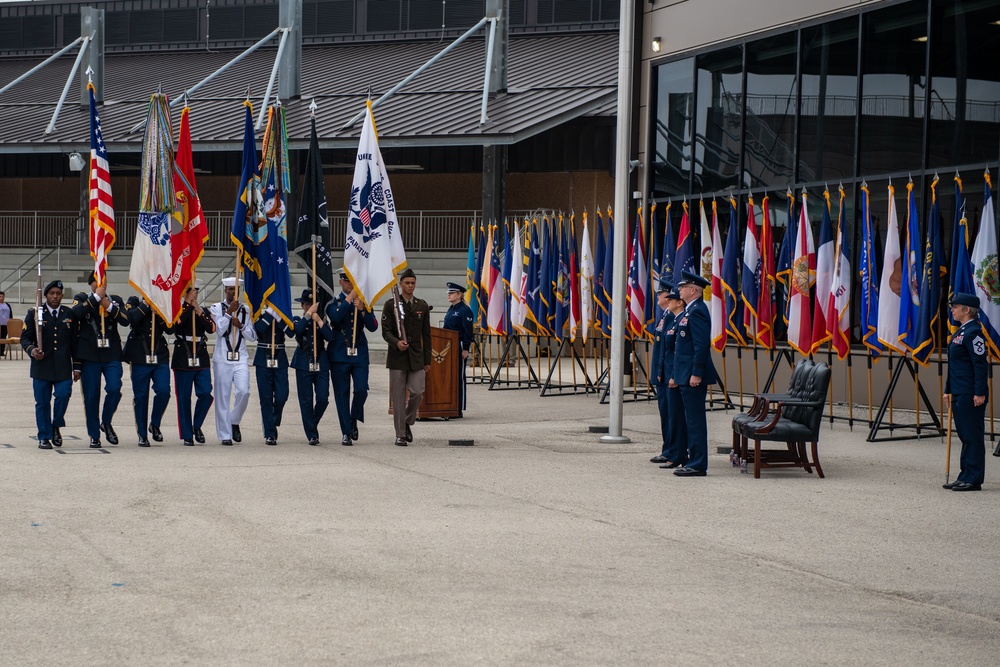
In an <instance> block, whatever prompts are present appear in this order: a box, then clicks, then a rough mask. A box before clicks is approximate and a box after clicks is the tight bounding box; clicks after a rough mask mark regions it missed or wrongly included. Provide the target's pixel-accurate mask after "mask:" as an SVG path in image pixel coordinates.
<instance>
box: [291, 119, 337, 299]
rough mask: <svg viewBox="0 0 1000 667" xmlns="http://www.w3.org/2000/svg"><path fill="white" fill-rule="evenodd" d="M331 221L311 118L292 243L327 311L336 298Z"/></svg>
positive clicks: (296, 257) (314, 122)
mask: <svg viewBox="0 0 1000 667" xmlns="http://www.w3.org/2000/svg"><path fill="white" fill-rule="evenodd" d="M330 241H331V238H330V220H329V217H328V215H327V210H326V188H325V187H324V185H323V164H322V160H321V159H320V152H319V138H318V137H317V135H316V119H315V118H312V119H311V120H310V131H309V153H308V155H307V156H306V173H305V178H304V179H303V186H302V203H301V205H300V206H299V219H298V220H297V221H296V225H295V239H294V241H293V242H292V247H293V251H294V253H295V254H294V255H293V257H295V259H296V260H297V261H298V263H299V264H300V265H301V266H302V267H304V268H305V269H306V271H308V272H309V274H310V275H311V276H312V278H313V280H312V281H310V283H311V284H310V286H311V287H312V290H313V299H314V300H315V301H316V303H318V304H320V308H319V312H321V313H322V312H324V305H325V304H326V302H327V301H328V300H330V299H332V298H333V297H334V295H335V294H336V292H335V291H334V285H335V284H336V283H335V282H334V278H333V255H332V254H331V253H330Z"/></svg>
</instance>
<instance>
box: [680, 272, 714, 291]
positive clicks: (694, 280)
mask: <svg viewBox="0 0 1000 667" xmlns="http://www.w3.org/2000/svg"><path fill="white" fill-rule="evenodd" d="M681 275H682V276H684V279H683V280H681V282H680V285H678V287H683V286H684V285H697V286H698V287H701V288H702V289H704V288H705V287H708V286H709V285H710V284H711V283H709V282H708V281H707V280H705V279H704V278H702V277H701V276H699V275H697V274H695V273H691V272H690V271H682V272H681Z"/></svg>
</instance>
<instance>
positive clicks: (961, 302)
mask: <svg viewBox="0 0 1000 667" xmlns="http://www.w3.org/2000/svg"><path fill="white" fill-rule="evenodd" d="M951 305H953V306H968V307H969V308H979V297H978V296H976V295H975V294H969V293H967V292H959V293H958V294H956V295H955V296H953V297H952V299H951Z"/></svg>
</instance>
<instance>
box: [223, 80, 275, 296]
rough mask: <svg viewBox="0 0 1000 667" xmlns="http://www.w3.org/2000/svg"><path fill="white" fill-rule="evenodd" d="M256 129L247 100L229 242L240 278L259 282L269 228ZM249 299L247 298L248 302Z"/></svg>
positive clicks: (251, 107) (251, 106)
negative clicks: (262, 249)
mask: <svg viewBox="0 0 1000 667" xmlns="http://www.w3.org/2000/svg"><path fill="white" fill-rule="evenodd" d="M253 127H254V126H253V105H252V104H250V100H247V101H245V102H244V103H243V166H242V169H241V171H240V189H239V191H237V193H236V207H235V210H234V211H233V226H232V229H231V230H230V232H229V238H230V239H231V240H232V242H233V244H235V245H236V254H237V260H238V261H237V264H236V273H237V275H239V274H240V273H243V274H244V275H247V276H249V275H250V274H253V276H254V278H255V282H256V281H259V279H260V278H261V277H262V276H263V272H262V269H261V266H260V257H259V256H258V252H257V250H258V249H259V245H260V243H261V241H263V240H264V238H265V237H266V235H267V230H268V226H267V218H266V217H265V216H264V200H263V197H262V195H261V190H260V163H259V162H258V161H257V139H256V137H255V136H254V129H253ZM244 284H246V281H244ZM258 297H259V295H258ZM249 298H250V296H249V295H247V299H249ZM250 305H251V307H252V308H251V310H255V309H256V306H259V305H260V301H258V302H257V303H256V304H254V303H253V302H250Z"/></svg>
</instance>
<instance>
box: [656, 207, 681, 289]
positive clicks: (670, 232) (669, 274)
mask: <svg viewBox="0 0 1000 667" xmlns="http://www.w3.org/2000/svg"><path fill="white" fill-rule="evenodd" d="M671 206H672V205H671V203H670V202H667V210H666V211H664V216H663V217H664V222H663V256H662V257H661V258H660V278H661V279H662V280H666V281H667V282H668V283H670V284H672V285H673V284H676V282H677V281H675V280H674V258H675V257H676V256H677V246H676V242H675V241H674V227H673V224H672V223H671V222H670V208H671ZM657 289H659V288H657Z"/></svg>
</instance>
